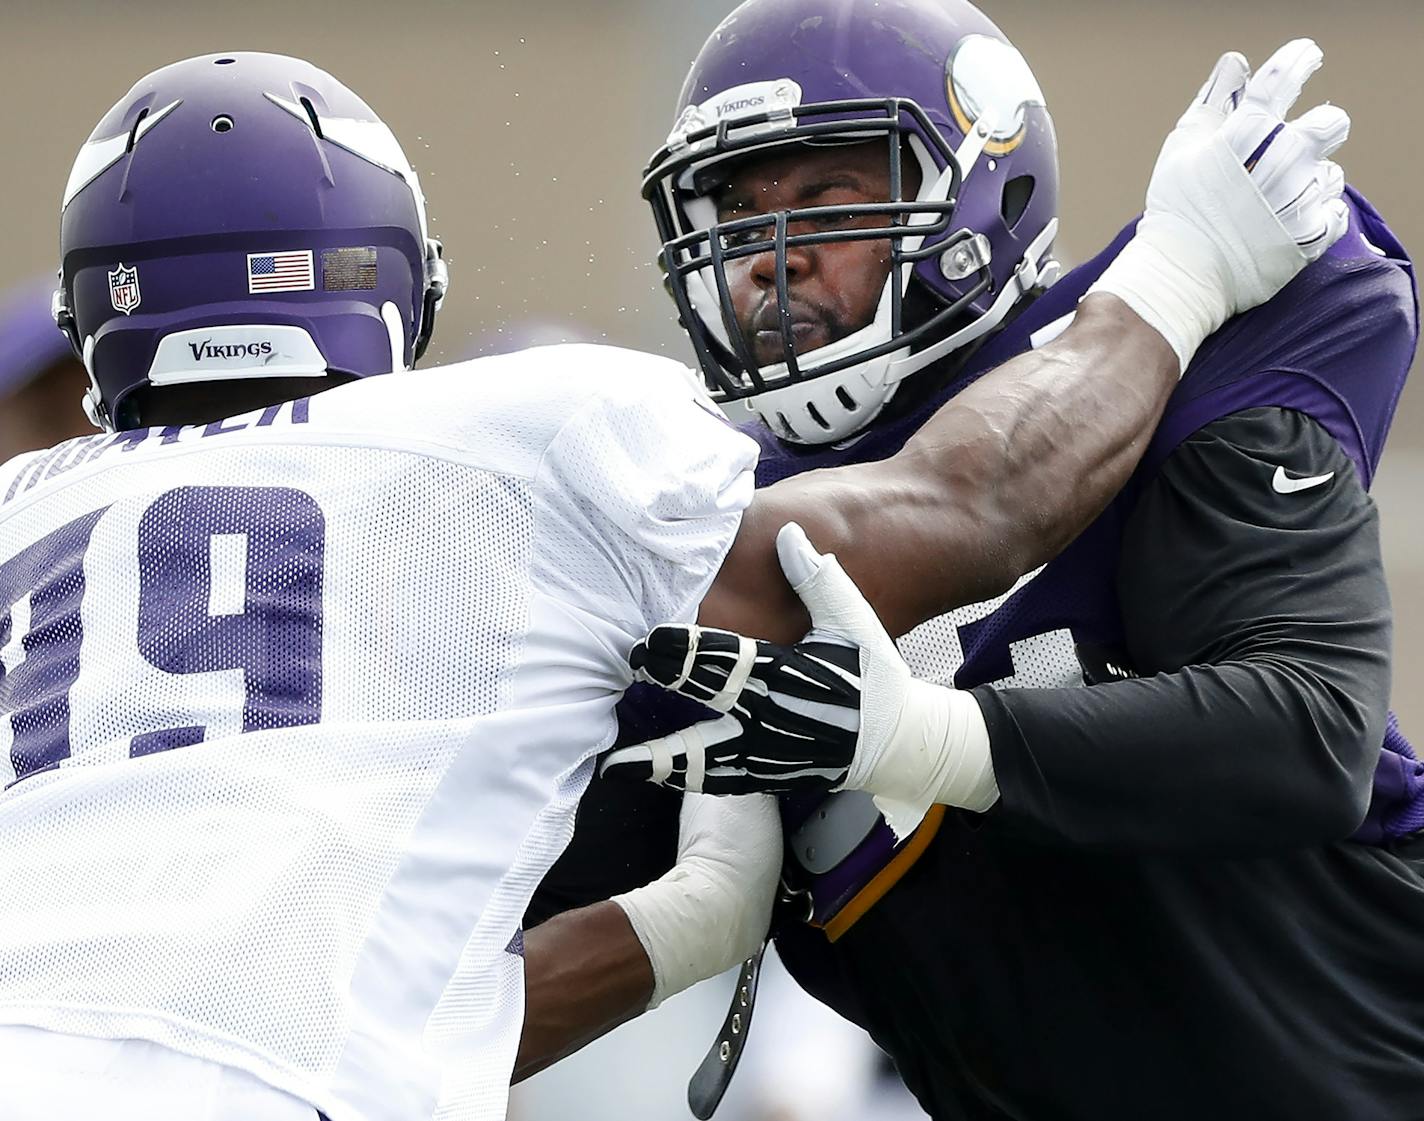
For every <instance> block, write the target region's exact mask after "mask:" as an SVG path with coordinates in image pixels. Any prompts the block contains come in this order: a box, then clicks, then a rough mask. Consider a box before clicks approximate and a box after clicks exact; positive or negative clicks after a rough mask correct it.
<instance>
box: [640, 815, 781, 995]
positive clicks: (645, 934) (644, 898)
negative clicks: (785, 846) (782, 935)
mask: <svg viewBox="0 0 1424 1121" xmlns="http://www.w3.org/2000/svg"><path fill="white" fill-rule="evenodd" d="M781 858H782V841H781V816H780V814H779V813H778V812H777V809H776V799H775V798H773V797H772V796H771V795H769V794H743V795H738V796H736V797H729V798H714V797H712V796H711V795H704V794H686V795H684V796H683V799H682V817H681V819H680V824H679V829H678V838H677V864H676V865H675V866H674V867H673V868H672V869H671V870H670V871H669V872H667V874H666V875H664V876H662V877H661V878H660V879H657V880H654V881H653V882H652V883H650V884H648V885H646V886H645V887H640V888H637V889H635V890H633V891H630V892H628V893H627V894H626V895H618V896H615V897H614V899H613V902H614V903H616V904H618V906H619V907H621V908H623V912H624V914H626V915H627V916H628V922H629V923H630V924H631V925H632V927H633V932H634V933H635V934H637V936H638V941H640V942H641V943H642V944H643V949H644V950H645V951H647V954H648V961H649V962H651V963H652V966H653V998H652V1000H651V1001H650V1002H649V1004H648V1007H649V1008H656V1007H657V1006H658V1005H659V1004H661V1003H662V1002H663V1001H664V1000H665V999H666V998H668V997H670V996H672V995H673V994H675V993H680V992H681V991H682V990H683V989H686V988H688V987H689V986H691V985H695V984H696V983H697V982H698V981H705V980H706V979H707V978H709V977H715V976H717V974H719V973H722V972H724V971H725V970H728V969H730V968H732V966H734V965H739V964H740V963H741V962H743V961H745V960H746V959H747V958H749V957H751V956H752V955H753V954H755V953H756V952H757V951H758V950H760V949H761V947H762V944H763V943H764V942H765V941H766V934H767V929H768V927H769V926H770V925H771V905H772V901H773V899H774V898H775V895H776V886H777V883H778V882H779V880H780V876H781Z"/></svg>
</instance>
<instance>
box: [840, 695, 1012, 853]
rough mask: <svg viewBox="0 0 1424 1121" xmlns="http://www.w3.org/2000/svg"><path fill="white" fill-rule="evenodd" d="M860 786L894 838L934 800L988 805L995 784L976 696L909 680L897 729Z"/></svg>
mask: <svg viewBox="0 0 1424 1121" xmlns="http://www.w3.org/2000/svg"><path fill="white" fill-rule="evenodd" d="M846 785H847V786H850V785H851V784H850V783H847V784H846ZM860 788H861V789H864V790H868V791H870V792H871V793H872V794H873V795H874V796H875V797H874V801H875V805H876V806H877V807H878V808H879V810H880V812H881V814H882V815H884V817H885V820H886V822H887V823H888V824H889V826H890V828H891V829H892V830H893V831H894V833H895V836H896V837H897V838H903V837H906V836H908V835H909V834H910V833H912V832H914V830H915V829H916V828H917V827H918V826H919V824H920V822H921V821H923V820H924V816H925V813H926V811H927V810H928V809H929V808H930V807H931V806H932V805H934V804H935V803H937V802H938V803H941V804H943V805H946V806H958V807H960V808H962V809H967V810H973V811H975V812H976V813H982V812H984V811H985V810H987V809H988V808H989V807H990V806H992V805H993V804H994V803H995V802H996V801H998V798H999V785H998V782H997V781H996V779H995V777H994V762H993V756H992V755H991V754H990V751H989V731H988V728H987V727H986V726H985V724H984V714H983V713H982V712H981V711H980V709H979V702H978V701H976V700H975V699H974V694H972V693H967V692H963V691H962V690H959V689H951V688H946V687H945V686H943V685H934V684H931V683H930V682H928V681H919V680H913V681H911V682H910V684H909V687H908V688H907V689H906V691H905V700H904V703H903V705H902V706H901V708H900V718H899V720H898V721H897V722H896V724H895V729H894V731H893V732H892V733H891V734H890V737H889V738H888V739H887V740H886V742H885V744H884V747H883V749H882V750H881V752H880V755H879V758H878V759H877V760H876V763H875V765H874V766H873V767H872V768H871V769H870V773H869V775H868V776H867V777H866V778H865V780H864V781H863V783H862V785H861V787H860Z"/></svg>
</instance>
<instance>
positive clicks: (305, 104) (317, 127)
mask: <svg viewBox="0 0 1424 1121" xmlns="http://www.w3.org/2000/svg"><path fill="white" fill-rule="evenodd" d="M302 108H303V109H305V110H306V111H307V119H308V120H309V121H311V126H312V132H314V133H316V135H317V138H318V139H320V140H325V139H326V137H324V136H322V134H321V121H319V120H318V119H317V115H316V106H315V105H313V104H312V103H311V98H309V97H304V98H302Z"/></svg>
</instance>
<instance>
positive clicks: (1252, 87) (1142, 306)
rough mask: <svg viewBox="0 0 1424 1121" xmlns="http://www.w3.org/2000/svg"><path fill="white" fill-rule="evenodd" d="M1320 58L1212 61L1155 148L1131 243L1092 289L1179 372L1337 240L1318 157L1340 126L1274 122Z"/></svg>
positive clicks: (1341, 137) (1333, 183) (1335, 216)
mask: <svg viewBox="0 0 1424 1121" xmlns="http://www.w3.org/2000/svg"><path fill="white" fill-rule="evenodd" d="M1323 57H1324V56H1323V55H1322V53H1321V51H1320V48H1319V47H1317V46H1316V45H1315V43H1314V42H1312V41H1311V40H1309V39H1297V40H1295V41H1293V42H1290V43H1287V44H1286V45H1285V46H1284V47H1282V48H1280V50H1278V51H1276V53H1275V54H1274V55H1272V56H1271V58H1270V59H1269V60H1268V61H1267V62H1266V64H1265V65H1264V66H1262V67H1261V69H1260V71H1259V72H1258V73H1257V74H1256V75H1255V76H1254V77H1253V76H1252V75H1251V73H1250V68H1249V67H1248V66H1247V63H1246V59H1245V58H1244V57H1243V56H1242V55H1240V54H1238V53H1236V52H1234V51H1233V52H1230V53H1228V54H1225V55H1223V56H1222V57H1221V59H1220V61H1218V62H1217V64H1216V66H1215V67H1214V68H1213V70H1212V73H1211V76H1210V77H1209V78H1208V79H1207V81H1206V84H1205V85H1203V86H1202V88H1201V91H1200V92H1199V93H1198V94H1197V96H1196V98H1194V99H1193V101H1192V103H1191V105H1190V106H1189V107H1188V108H1187V111H1186V112H1185V113H1184V114H1183V115H1182V118H1181V120H1180V121H1179V122H1178V123H1177V127H1176V128H1175V129H1174V130H1173V132H1172V134H1171V135H1170V136H1168V138H1167V141H1166V143H1165V144H1164V145H1163V146H1162V152H1161V155H1160V156H1159V157H1158V159H1157V165H1156V168H1155V169H1154V171H1153V173H1152V181H1151V184H1150V185H1149V187H1148V190H1147V208H1146V211H1145V213H1144V215H1143V218H1142V221H1141V223H1140V224H1139V225H1138V229H1137V234H1136V236H1135V237H1134V238H1133V240H1132V241H1131V242H1129V243H1128V245H1127V246H1125V247H1124V249H1123V252H1122V253H1121V254H1120V255H1119V256H1118V258H1117V260H1115V261H1114V262H1113V264H1112V265H1111V266H1109V268H1108V269H1107V271H1106V272H1104V274H1103V276H1102V277H1101V278H1100V279H1099V281H1098V283H1097V284H1096V285H1094V286H1093V291H1102V292H1111V293H1113V294H1115V295H1117V296H1119V297H1120V298H1121V299H1123V300H1124V301H1126V303H1127V304H1128V305H1129V306H1130V307H1132V309H1133V310H1134V311H1136V312H1137V313H1138V314H1139V315H1140V316H1141V317H1142V318H1143V319H1145V320H1146V321H1147V322H1148V323H1149V324H1150V325H1151V326H1153V327H1154V328H1156V329H1157V331H1158V332H1159V333H1161V334H1162V336H1163V337H1164V338H1165V339H1166V340H1167V341H1168V343H1170V344H1171V345H1172V347H1173V349H1174V350H1176V352H1177V354H1178V357H1179V358H1180V359H1181V362H1182V368H1183V369H1185V368H1186V366H1187V363H1188V362H1189V361H1190V360H1191V356H1192V354H1193V353H1195V351H1196V348H1197V347H1198V346H1200V345H1201V343H1202V341H1203V340H1204V339H1206V337H1207V336H1208V335H1210V334H1212V333H1213V332H1214V331H1216V330H1217V329H1218V328H1220V327H1221V325H1222V324H1223V323H1225V322H1226V320H1227V319H1229V318H1231V317H1232V316H1233V315H1237V314H1239V313H1241V312H1243V311H1248V310H1249V309H1251V308H1253V307H1255V306H1257V305H1258V304H1261V303H1264V302H1265V301H1267V300H1269V299H1270V298H1271V297H1272V296H1274V295H1275V294H1276V293H1277V292H1279V291H1280V290H1281V289H1282V288H1283V287H1285V285H1286V284H1288V283H1289V282H1290V281H1291V280H1292V279H1293V278H1294V277H1295V276H1296V275H1297V274H1298V273H1299V272H1300V271H1301V269H1303V268H1305V266H1306V265H1307V264H1309V263H1310V262H1311V261H1314V260H1317V259H1318V258H1319V257H1321V256H1322V255H1323V254H1324V253H1325V251H1326V250H1327V249H1329V248H1330V246H1331V245H1333V244H1334V243H1335V242H1336V241H1337V240H1338V239H1339V238H1340V237H1341V235H1343V234H1344V232H1345V229H1346V227H1347V225H1348V222H1349V213H1348V210H1347V209H1346V206H1345V203H1344V201H1343V200H1342V198H1341V195H1342V193H1343V191H1344V187H1345V176H1344V173H1343V172H1342V171H1341V170H1340V168H1339V166H1338V165H1337V164H1335V163H1332V162H1331V160H1330V156H1331V155H1332V154H1333V153H1334V152H1335V151H1336V149H1338V148H1339V147H1340V145H1342V144H1343V143H1344V142H1345V139H1346V138H1347V137H1348V136H1349V133H1350V118H1349V116H1348V115H1347V114H1346V112H1345V111H1344V110H1343V109H1341V108H1339V107H1338V106H1333V105H1319V106H1316V107H1315V108H1314V109H1311V110H1309V111H1308V112H1306V113H1303V114H1302V115H1301V116H1300V117H1298V118H1297V119H1295V120H1293V121H1287V120H1286V115H1287V114H1288V113H1289V112H1290V111H1291V108H1292V106H1294V104H1295V102H1296V100H1297V98H1299V97H1300V93H1301V90H1302V88H1303V87H1304V85H1305V82H1306V80H1307V79H1308V78H1309V77H1310V75H1311V74H1313V73H1314V72H1315V71H1316V70H1318V69H1319V68H1320V65H1321V62H1322V60H1323Z"/></svg>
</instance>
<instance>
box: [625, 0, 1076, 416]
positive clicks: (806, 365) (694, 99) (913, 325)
mask: <svg viewBox="0 0 1424 1121" xmlns="http://www.w3.org/2000/svg"><path fill="white" fill-rule="evenodd" d="M678 106H679V111H678V117H677V123H676V125H675V127H674V129H673V132H672V135H671V136H670V137H669V138H668V142H667V144H666V146H665V147H663V148H662V149H661V150H659V151H658V152H657V153H656V154H655V155H654V157H653V159H652V162H651V164H650V165H649V167H648V169H647V171H646V172H645V178H644V183H643V194H644V197H645V198H646V199H648V201H649V202H650V203H651V204H652V206H653V210H654V214H655V217H656V220H657V223H658V229H659V233H660V235H661V237H662V239H663V253H662V265H663V268H664V270H665V271H666V274H667V281H668V286H669V288H670V290H671V293H672V296H673V299H674V300H675V302H676V303H677V307H678V312H679V314H680V317H681V320H682V323H683V326H684V327H685V328H686V329H687V331H688V332H689V334H690V335H691V336H692V341H693V345H694V347H695V349H696V351H697V356H698V360H699V362H700V364H701V366H702V370H703V373H704V375H705V376H706V378H707V382H708V386H709V388H710V389H711V390H712V392H713V395H714V396H715V397H716V398H718V399H719V400H723V401H728V400H736V399H747V400H748V403H749V404H750V405H751V407H752V408H753V410H755V411H756V412H757V413H758V414H759V415H760V416H761V418H762V420H764V421H765V422H766V423H767V424H768V426H769V427H771V428H772V430H773V431H775V432H776V433H777V434H778V435H780V436H782V437H784V438H786V439H789V440H795V441H801V442H807V443H826V442H830V441H833V440H838V439H841V438H843V437H845V436H847V435H849V434H851V433H853V432H855V431H857V430H858V429H860V428H861V427H863V426H864V425H865V424H867V423H869V421H870V420H871V419H873V418H874V416H875V415H876V414H877V413H878V412H879V411H880V409H882V408H883V407H884V405H885V404H886V402H888V401H889V400H890V398H891V397H892V396H893V395H894V393H895V390H896V388H897V386H898V385H899V383H900V381H901V380H902V379H903V378H904V377H906V376H907V375H909V374H911V373H913V372H915V371H916V370H920V369H923V368H924V367H926V366H928V365H930V364H931V363H933V362H936V361H938V360H939V359H940V358H943V357H945V356H946V355H948V354H950V353H952V352H953V351H955V350H957V349H959V348H961V347H963V346H965V345H966V344H967V343H969V342H971V341H972V340H974V339H976V338H979V337H982V336H983V335H985V334H987V333H988V332H989V331H991V330H993V329H994V328H995V327H996V326H998V324H999V323H1000V322H1002V321H1003V319H1004V317H1005V316H1006V315H1007V314H1008V312H1009V311H1010V309H1011V308H1012V307H1013V306H1014V305H1015V304H1016V303H1017V302H1018V301H1019V300H1020V299H1021V298H1022V296H1023V295H1024V293H1025V292H1027V291H1028V290H1029V289H1030V288H1032V287H1034V286H1035V285H1043V284H1046V283H1051V281H1052V279H1053V277H1054V276H1055V275H1056V273H1057V265H1056V263H1054V262H1053V260H1052V247H1053V239H1054V236H1055V234H1056V231H1057V207H1058V149H1057V141H1056V138H1055V135H1054V130H1053V121H1052V119H1051V118H1050V116H1049V114H1048V110H1047V108H1046V107H1045V105H1044V98H1043V94H1042V92H1041V91H1040V89H1039V87H1038V83H1037V82H1036V81H1035V80H1034V77H1033V74H1032V72H1031V71H1030V70H1029V67H1028V64H1027V62H1025V61H1024V58H1023V56H1022V55H1021V54H1020V53H1019V52H1018V51H1017V50H1016V49H1015V48H1014V47H1013V46H1012V45H1011V44H1010V43H1009V42H1008V40H1007V39H1006V38H1005V37H1004V35H1003V33H1002V32H1001V31H999V29H998V28H997V27H996V26H995V25H994V24H993V23H992V22H991V21H990V20H989V19H988V18H987V17H986V16H985V15H984V14H983V13H981V12H980V11H979V10H978V9H976V8H975V7H974V6H973V5H971V4H969V3H967V2H966V0H748V2H747V3H744V4H742V5H741V7H739V8H737V9H736V10H735V11H734V12H733V13H732V14H731V15H729V16H728V17H727V18H726V19H725V20H724V21H723V22H722V24H721V25H720V26H719V27H718V28H717V29H716V30H715V31H714V32H713V33H712V36H711V38H710V39H708V41H707V44H706V45H705V46H704V47H703V48H702V51H701V53H700V54H699V55H698V56H697V59H696V61H695V62H694V63H693V65H692V70H691V73H689V74H688V77H687V81H686V84H685V85H684V86H683V89H682V94H681V97H680V99H679V103H678ZM872 140H880V141H882V142H883V143H884V146H885V153H886V160H887V161H888V165H889V182H890V184H891V194H892V196H893V197H892V199H891V200H889V201H888V202H887V203H886V204H864V203H860V204H855V205H847V206H840V207H812V208H803V209H799V210H784V211H781V212H779V213H772V214H765V215H755V216H752V217H745V218H744V217H736V218H734V219H732V220H729V221H722V222H719V221H718V216H717V210H716V206H715V205H714V203H713V201H712V200H711V198H710V197H709V192H710V191H711V190H712V189H713V185H714V184H715V183H717V182H718V181H719V172H718V170H717V169H718V167H719V165H720V166H722V167H724V168H725V167H726V166H728V163H727V161H731V160H742V159H744V158H746V157H747V156H749V155H759V154H761V153H771V152H774V151H776V150H777V149H782V150H784V149H785V148H786V147H787V146H792V145H833V144H850V143H864V142H868V141H872ZM906 158H913V159H914V160H915V161H916V162H917V164H918V167H919V171H920V188H919V192H918V195H917V196H916V197H915V198H913V199H902V198H901V195H902V193H903V190H902V186H901V184H902V174H901V173H902V168H901V160H902V159H906ZM724 174H725V173H721V175H722V176H724ZM872 212H873V213H874V214H875V215H878V216H879V217H880V218H881V219H883V220H881V221H877V222H876V223H875V225H874V226H873V227H869V228H868V227H867V226H866V225H865V222H864V219H865V217H866V215H867V214H869V213H872ZM849 218H855V219H856V220H857V221H856V222H855V226H856V227H857V228H854V229H841V230H837V229H836V225H837V220H838V219H841V220H845V219H849ZM851 238H853V239H855V240H861V239H869V238H875V239H882V240H884V241H886V242H888V244H889V246H890V251H889V254H888V256H889V259H890V272H889V277H888V278H887V280H886V284H885V289H884V291H883V292H882V294H881V298H880V301H879V305H878V307H877V310H876V312H875V316H874V319H873V320H872V322H870V323H869V324H866V325H863V326H859V327H858V329H856V330H854V331H853V332H852V333H850V334H848V335H846V336H845V337H842V338H838V339H835V340H833V341H831V342H829V343H828V344H826V345H823V346H820V347H818V348H816V349H814V350H810V351H806V352H804V353H802V354H799V355H798V354H797V353H796V352H795V347H794V335H793V330H792V326H793V325H792V321H791V318H790V316H789V314H788V313H787V311H786V308H787V305H788V277H787V265H786V257H787V250H788V249H795V248H797V247H798V246H808V245H815V244H824V243H827V242H834V241H837V240H842V241H843V240H848V239H851ZM772 251H774V252H775V253H776V287H777V293H778V297H779V302H780V305H781V308H782V316H781V336H782V339H781V349H782V354H783V356H784V357H783V360H782V361H780V362H778V363H776V364H774V365H760V366H759V365H758V364H757V362H756V360H755V358H754V357H753V347H752V346H751V344H750V342H749V340H748V339H747V338H746V332H745V331H744V330H743V329H742V328H741V326H739V324H738V322H737V319H736V315H735V310H734V308H733V305H732V297H731V292H730V289H729V285H728V281H727V274H726V266H727V264H728V262H731V261H735V260H737V259H739V258H742V257H747V256H751V255H755V254H760V253H767V252H772Z"/></svg>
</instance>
